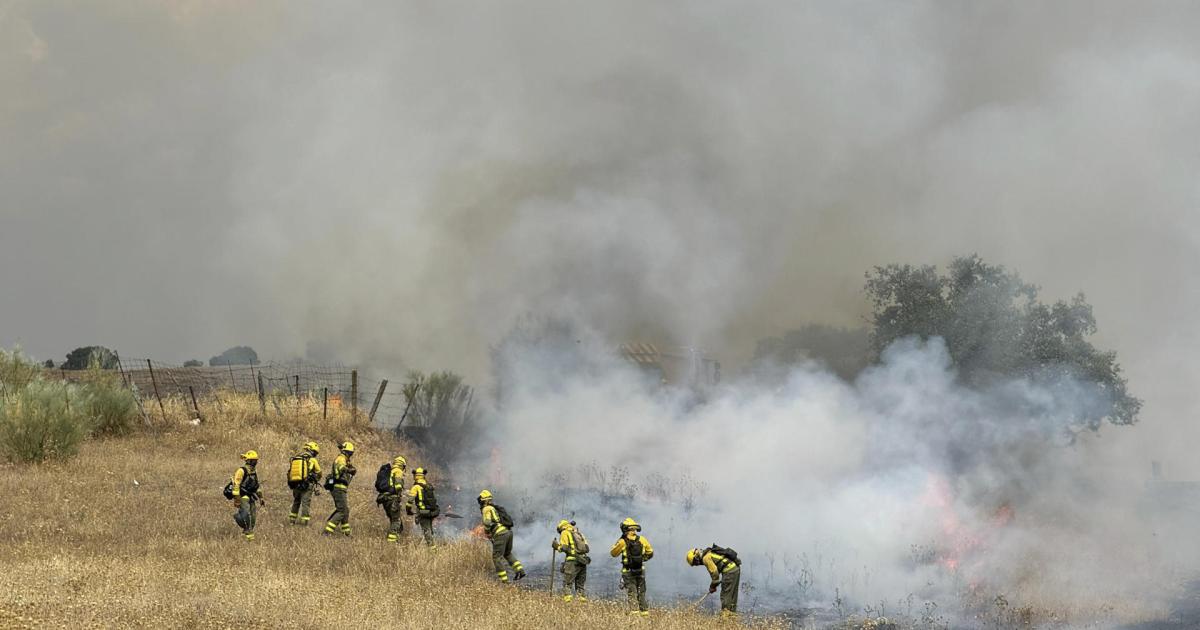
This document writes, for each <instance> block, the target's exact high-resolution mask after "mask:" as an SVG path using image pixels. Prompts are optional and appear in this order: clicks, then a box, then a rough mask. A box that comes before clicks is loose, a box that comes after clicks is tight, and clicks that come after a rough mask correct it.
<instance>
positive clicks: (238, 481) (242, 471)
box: [232, 466, 262, 500]
mask: <svg viewBox="0 0 1200 630" xmlns="http://www.w3.org/2000/svg"><path fill="white" fill-rule="evenodd" d="M247 477H251V478H253V479H254V483H253V485H254V486H256V488H255V491H254V494H255V495H257V496H259V497H261V496H262V488H260V487H257V486H258V473H257V471H256V472H251V473H247V472H246V467H245V466H238V469H237V470H235V471H233V479H232V481H233V498H234V500H237V499H238V498H239V497H241V496H242V483H243V482H245V481H246V479H247Z"/></svg>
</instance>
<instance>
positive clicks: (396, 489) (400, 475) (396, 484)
mask: <svg viewBox="0 0 1200 630" xmlns="http://www.w3.org/2000/svg"><path fill="white" fill-rule="evenodd" d="M388 487H390V488H391V489H392V494H394V495H396V496H401V495H403V494H404V469H403V468H401V467H399V466H392V475H391V476H390V477H388Z"/></svg>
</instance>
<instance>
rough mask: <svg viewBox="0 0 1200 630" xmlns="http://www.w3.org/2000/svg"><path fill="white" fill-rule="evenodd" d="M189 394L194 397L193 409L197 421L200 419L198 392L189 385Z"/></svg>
mask: <svg viewBox="0 0 1200 630" xmlns="http://www.w3.org/2000/svg"><path fill="white" fill-rule="evenodd" d="M188 393H189V394H191V395H192V409H193V410H194V411H195V412H196V419H197V420H199V419H200V405H197V404H196V390H195V389H193V388H192V386H191V385H188Z"/></svg>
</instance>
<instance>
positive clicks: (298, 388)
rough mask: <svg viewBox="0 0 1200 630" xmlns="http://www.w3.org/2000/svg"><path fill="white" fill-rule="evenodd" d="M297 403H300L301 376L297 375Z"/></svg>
mask: <svg viewBox="0 0 1200 630" xmlns="http://www.w3.org/2000/svg"><path fill="white" fill-rule="evenodd" d="M295 378H296V402H300V375H299V374H297V375H296V377H295Z"/></svg>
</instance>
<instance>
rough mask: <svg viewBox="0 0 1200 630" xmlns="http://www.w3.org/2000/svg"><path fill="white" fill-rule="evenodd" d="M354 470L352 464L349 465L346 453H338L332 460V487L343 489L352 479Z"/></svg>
mask: <svg viewBox="0 0 1200 630" xmlns="http://www.w3.org/2000/svg"><path fill="white" fill-rule="evenodd" d="M354 472H355V471H354V466H351V465H350V460H349V459H347V458H346V454H345V453H338V456H337V459H335V460H333V487H334V488H341V489H343V490H345V489H346V487H347V486H349V485H350V480H351V479H354Z"/></svg>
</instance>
